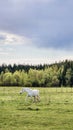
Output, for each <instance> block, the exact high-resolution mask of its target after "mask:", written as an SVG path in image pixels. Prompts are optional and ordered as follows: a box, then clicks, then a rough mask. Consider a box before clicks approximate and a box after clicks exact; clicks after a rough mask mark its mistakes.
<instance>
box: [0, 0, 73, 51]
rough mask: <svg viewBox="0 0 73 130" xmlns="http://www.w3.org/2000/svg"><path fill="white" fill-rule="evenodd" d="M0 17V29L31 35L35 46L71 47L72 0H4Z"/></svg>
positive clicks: (72, 32) (72, 43)
mask: <svg viewBox="0 0 73 130" xmlns="http://www.w3.org/2000/svg"><path fill="white" fill-rule="evenodd" d="M0 19H1V20H0V30H2V31H3V30H4V31H7V32H11V33H15V34H19V35H23V36H27V37H29V38H32V39H34V44H35V45H36V46H37V47H50V48H58V49H59V48H62V49H63V48H64V49H70V48H72V47H73V1H72V0H39V1H38V0H35V1H34V0H25V1H24V0H11V1H10V0H7V1H5V0H3V1H0Z"/></svg>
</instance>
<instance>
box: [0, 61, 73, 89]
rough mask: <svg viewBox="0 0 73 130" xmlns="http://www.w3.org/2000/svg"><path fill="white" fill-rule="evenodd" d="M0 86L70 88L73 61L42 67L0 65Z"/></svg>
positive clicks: (71, 84) (72, 79)
mask: <svg viewBox="0 0 73 130" xmlns="http://www.w3.org/2000/svg"><path fill="white" fill-rule="evenodd" d="M0 86H24V87H61V86H65V87H68V86H70V87H72V86H73V61H70V60H65V61H61V62H58V63H57V62H55V63H53V64H44V65H25V64H24V65H21V64H20V65H16V64H14V65H6V64H2V65H1V66H0Z"/></svg>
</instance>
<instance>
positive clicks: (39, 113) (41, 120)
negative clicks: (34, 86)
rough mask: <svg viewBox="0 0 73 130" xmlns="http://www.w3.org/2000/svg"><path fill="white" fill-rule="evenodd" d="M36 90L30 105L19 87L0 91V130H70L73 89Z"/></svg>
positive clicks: (72, 129)
mask: <svg viewBox="0 0 73 130" xmlns="http://www.w3.org/2000/svg"><path fill="white" fill-rule="evenodd" d="M38 89H39V90H40V97H41V101H40V102H37V103H33V102H32V101H31V100H30V99H28V101H27V102H25V96H26V93H24V94H23V95H20V94H19V92H20V90H21V88H20V87H0V130H73V89H72V88H38Z"/></svg>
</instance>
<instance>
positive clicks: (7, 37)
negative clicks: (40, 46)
mask: <svg viewBox="0 0 73 130" xmlns="http://www.w3.org/2000/svg"><path fill="white" fill-rule="evenodd" d="M30 43H32V40H31V39H29V38H27V37H23V36H19V35H16V34H11V33H6V32H0V45H3V44H5V45H21V44H30Z"/></svg>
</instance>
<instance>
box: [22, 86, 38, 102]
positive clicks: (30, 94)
mask: <svg viewBox="0 0 73 130" xmlns="http://www.w3.org/2000/svg"><path fill="white" fill-rule="evenodd" d="M24 92H26V93H27V96H26V98H25V100H27V98H28V97H34V102H36V101H40V96H39V90H37V89H33V90H32V89H30V88H27V87H26V88H22V90H21V91H20V94H22V93H24Z"/></svg>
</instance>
